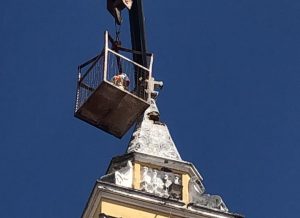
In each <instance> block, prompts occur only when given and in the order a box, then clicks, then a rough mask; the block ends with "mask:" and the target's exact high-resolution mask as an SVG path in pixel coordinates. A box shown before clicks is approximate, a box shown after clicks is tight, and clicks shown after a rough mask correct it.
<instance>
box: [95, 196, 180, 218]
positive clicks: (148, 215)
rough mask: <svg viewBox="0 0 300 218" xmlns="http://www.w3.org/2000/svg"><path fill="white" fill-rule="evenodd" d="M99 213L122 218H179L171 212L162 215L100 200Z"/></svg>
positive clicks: (141, 208) (107, 200) (125, 204)
mask: <svg viewBox="0 0 300 218" xmlns="http://www.w3.org/2000/svg"><path fill="white" fill-rule="evenodd" d="M100 212H101V213H104V214H106V215H108V216H113V217H122V218H180V217H179V216H174V215H173V214H172V212H171V211H169V213H168V211H166V212H165V213H162V212H158V211H155V210H151V209H146V208H143V207H139V206H134V205H130V204H127V203H121V202H117V201H114V200H110V199H102V201H101V211H100Z"/></svg>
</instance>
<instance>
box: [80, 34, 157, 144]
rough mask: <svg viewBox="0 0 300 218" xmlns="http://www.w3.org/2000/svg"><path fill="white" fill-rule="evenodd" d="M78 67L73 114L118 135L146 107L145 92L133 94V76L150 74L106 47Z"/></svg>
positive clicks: (142, 67) (106, 44)
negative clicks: (140, 94) (141, 94)
mask: <svg viewBox="0 0 300 218" xmlns="http://www.w3.org/2000/svg"><path fill="white" fill-rule="evenodd" d="M108 42H109V36H108V33H107V32H106V33H105V48H104V49H103V51H102V52H101V54H99V55H97V56H96V57H94V58H92V59H90V60H89V61H87V62H85V63H84V64H82V65H80V66H79V67H78V84H77V95H76V105H75V117H77V118H79V119H81V120H83V121H85V122H87V123H89V124H91V125H93V126H95V127H97V128H99V129H102V130H104V131H105V132H107V133H110V134H112V135H114V136H116V137H118V138H121V137H122V136H123V135H124V134H125V133H126V132H127V131H128V129H129V128H130V127H131V126H132V125H133V124H134V123H135V121H136V120H137V118H138V117H139V116H140V115H141V114H142V113H143V112H144V111H145V110H146V109H147V108H148V107H149V103H148V102H147V101H146V98H147V95H146V93H144V96H137V95H136V91H135V90H136V84H135V83H136V79H135V75H137V74H140V73H146V74H147V75H149V76H150V75H151V68H152V56H151V57H150V62H149V63H150V64H149V68H146V67H144V66H141V65H139V64H137V63H135V62H134V61H132V60H131V59H130V58H128V57H126V56H124V55H123V54H122V55H121V54H120V53H119V52H116V51H114V50H112V49H110V48H109V47H108Z"/></svg>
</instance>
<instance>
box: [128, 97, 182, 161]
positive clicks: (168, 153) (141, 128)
mask: <svg viewBox="0 0 300 218" xmlns="http://www.w3.org/2000/svg"><path fill="white" fill-rule="evenodd" d="M133 151H135V152H140V153H145V154H149V155H153V156H158V157H163V158H167V159H175V160H181V157H180V155H179V153H178V151H177V148H176V146H175V144H174V142H173V140H172V137H171V135H170V132H169V130H168V127H167V126H166V124H164V123H162V122H160V121H159V111H158V109H157V106H156V104H155V101H154V100H153V99H152V100H151V104H150V107H149V108H148V109H147V110H146V111H145V113H144V116H143V118H142V119H141V120H140V122H138V124H137V126H136V129H135V131H134V133H133V135H132V140H131V141H130V142H129V146H128V149H127V153H130V152H133Z"/></svg>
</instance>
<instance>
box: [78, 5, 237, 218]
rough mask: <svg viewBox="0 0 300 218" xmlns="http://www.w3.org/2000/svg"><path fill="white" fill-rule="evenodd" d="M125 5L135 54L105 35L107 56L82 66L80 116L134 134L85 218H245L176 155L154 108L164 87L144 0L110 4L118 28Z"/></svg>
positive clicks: (94, 193)
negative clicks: (155, 68)
mask: <svg viewBox="0 0 300 218" xmlns="http://www.w3.org/2000/svg"><path fill="white" fill-rule="evenodd" d="M124 8H128V9H129V10H130V11H131V12H130V13H135V14H130V19H131V20H130V22H131V35H132V36H134V37H133V38H134V39H132V44H133V46H132V49H127V48H123V47H122V46H121V44H120V43H119V41H118V39H116V40H114V39H113V38H112V37H111V36H110V35H109V34H108V33H107V32H106V33H105V37H104V38H105V40H104V41H105V43H104V44H105V45H104V49H103V50H102V52H101V53H100V54H99V55H97V56H96V57H94V58H92V59H90V60H89V61H87V62H86V63H84V64H82V65H80V66H79V67H78V71H79V72H78V86H77V97H76V107H75V116H76V117H77V118H79V119H81V120H83V121H85V122H87V123H89V124H91V125H93V126H95V127H97V128H99V129H101V130H104V131H106V132H108V133H109V134H112V135H114V136H116V137H118V138H121V137H122V136H123V135H124V134H125V133H126V132H127V131H128V129H129V128H130V127H131V126H132V125H133V124H134V123H136V124H135V129H134V131H133V133H132V137H131V140H130V142H129V144H128V147H127V151H126V153H125V154H121V155H120V156H117V157H114V158H112V160H111V162H110V164H109V166H108V169H107V171H106V173H105V175H103V176H102V177H100V178H99V179H98V180H97V181H96V183H95V185H94V188H93V190H92V192H91V194H90V197H89V199H88V201H87V204H86V207H85V209H84V211H83V214H82V217H83V218H241V217H242V216H241V215H238V214H234V213H231V212H229V210H228V208H227V206H226V204H225V202H224V201H223V200H222V198H221V197H220V196H218V195H213V194H210V193H208V192H206V190H205V188H204V185H203V178H202V176H201V175H200V173H199V172H198V170H197V168H196V167H195V166H194V165H193V164H192V163H190V162H187V161H185V160H183V159H182V158H181V156H180V154H179V152H178V151H177V148H176V145H175V143H174V142H173V140H172V137H171V135H170V132H169V130H168V127H167V125H166V124H165V123H164V122H163V121H162V120H161V119H160V113H159V110H158V107H157V105H156V98H157V95H158V92H157V91H156V89H157V88H159V87H160V86H162V82H159V81H155V79H154V78H153V75H152V64H153V55H152V54H151V53H147V52H146V49H145V45H144V44H143V43H144V42H143V38H144V36H143V34H144V31H143V26H142V28H141V25H143V22H140V21H141V20H143V14H142V10H141V9H142V7H141V0H108V10H109V11H110V12H111V14H112V15H113V16H114V18H115V20H116V24H117V25H120V24H121V20H122V19H121V17H120V11H121V10H122V9H124ZM134 19H136V20H134ZM141 23H142V24H141ZM133 30H134V31H133ZM137 30H138V31H137ZM141 30H142V31H141ZM135 34H137V35H135ZM116 38H118V37H116ZM130 56H133V58H132V59H131V57H130Z"/></svg>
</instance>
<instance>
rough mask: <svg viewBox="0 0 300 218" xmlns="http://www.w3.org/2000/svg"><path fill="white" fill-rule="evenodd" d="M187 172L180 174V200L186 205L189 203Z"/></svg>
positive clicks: (188, 178) (188, 177)
mask: <svg viewBox="0 0 300 218" xmlns="http://www.w3.org/2000/svg"><path fill="white" fill-rule="evenodd" d="M190 178H191V177H190V176H189V175H188V174H182V186H183V187H182V201H183V202H184V203H185V204H186V205H187V204H188V203H189V181H190Z"/></svg>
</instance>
